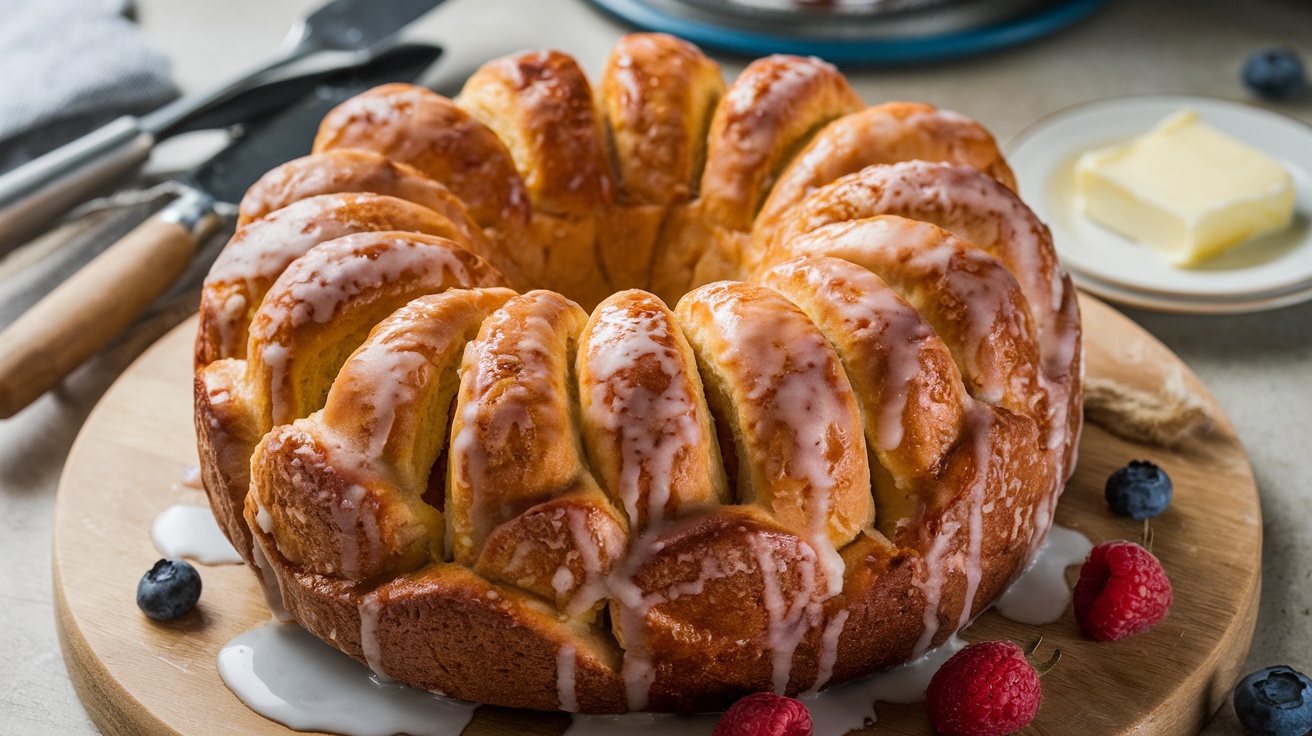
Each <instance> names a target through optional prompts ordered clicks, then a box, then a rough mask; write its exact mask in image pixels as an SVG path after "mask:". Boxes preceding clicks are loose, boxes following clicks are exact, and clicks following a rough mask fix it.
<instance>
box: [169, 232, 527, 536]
mask: <svg viewBox="0 0 1312 736" xmlns="http://www.w3.org/2000/svg"><path fill="white" fill-rule="evenodd" d="M504 284H505V281H504V279H503V278H502V277H501V275H500V274H498V273H497V272H496V271H495V270H493V269H492V268H491V266H489V265H488V264H487V263H486V262H485V261H483V260H482V259H481V258H479V257H478V256H477V255H474V254H473V253H471V252H469V251H467V250H465V249H463V248H461V247H460V246H459V245H457V244H455V243H453V242H451V241H449V240H443V239H441V238H435V237H431V236H427V235H419V234H416V233H398V232H382V233H357V234H354V235H348V236H346V237H344V238H338V239H336V240H331V241H328V242H327V243H323V244H321V245H318V246H315V247H314V248H311V249H310V251H309V252H307V253H306V255H305V256H303V257H301V258H299V259H297V260H296V261H295V263H293V264H292V266H291V267H290V268H288V269H287V270H286V271H284V272H283V274H282V275H281V276H280V277H279V278H278V280H277V281H275V282H274V285H273V287H272V288H271V289H270V290H269V293H268V294H267V295H266V297H265V299H264V301H263V302H262V303H261V305H260V308H259V310H258V311H257V312H256V314H255V318H254V320H253V321H252V322H251V326H250V337H249V341H248V344H247V349H246V355H247V356H249V357H248V358H247V359H241V358H225V359H222V360H218V361H215V362H213V363H210V364H209V365H207V366H205V367H203V368H201V369H200V370H199V372H198V373H197V376H196V386H195V390H196V432H197V440H198V444H199V446H200V447H201V448H202V450H201V452H202V454H203V456H204V461H203V463H202V468H201V476H202V480H203V482H204V485H205V490H206V493H207V494H208V495H209V497H210V504H211V505H212V506H214V507H215V508H221V509H224V511H225V513H233V514H235V516H233V517H228V520H225V522H224V523H222V524H221V526H222V527H223V528H224V530H225V531H226V532H227V533H228V534H229V535H230V537H229V539H230V541H231V542H232V543H233V546H235V547H236V548H237V550H238V551H240V552H242V553H243V554H244V555H246V559H247V561H248V562H250V561H251V560H252V558H251V557H250V555H251V553H252V548H251V541H250V533H249V530H248V529H247V528H246V526H245V524H244V523H241V522H240V519H241V518H242V515H243V510H244V506H245V498H246V493H247V490H248V488H249V486H250V457H251V454H252V453H253V452H254V450H255V446H256V444H257V443H258V442H259V441H260V439H261V438H262V437H263V436H264V435H265V434H267V433H268V432H269V431H270V430H271V429H273V427H274V426H277V425H280V424H286V423H289V422H292V421H294V420H296V419H299V418H301V417H304V416H308V415H309V414H311V413H312V412H315V411H317V410H318V409H319V408H321V407H322V406H323V401H324V399H325V398H326V397H327V394H328V390H329V388H330V387H331V385H332V382H333V379H334V378H335V377H336V375H337V373H338V371H339V370H340V368H341V366H342V364H343V363H345V362H346V359H347V357H348V356H350V354H351V353H352V352H353V351H354V350H355V348H356V347H357V346H358V345H360V343H362V342H363V341H364V339H365V337H367V336H368V334H369V331H370V330H371V329H372V328H373V327H374V325H376V324H377V323H378V322H380V321H381V320H382V319H383V318H384V317H386V316H387V315H388V314H390V313H391V312H392V311H394V310H395V309H396V308H398V307H400V306H401V305H403V304H405V303H406V302H407V301H409V300H411V299H413V298H415V297H418V296H422V295H424V294H431V293H435V292H440V291H444V290H446V289H448V288H469V287H479V286H503V285H504ZM234 520H235V521H234Z"/></svg>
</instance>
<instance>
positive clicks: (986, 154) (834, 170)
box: [755, 102, 1016, 230]
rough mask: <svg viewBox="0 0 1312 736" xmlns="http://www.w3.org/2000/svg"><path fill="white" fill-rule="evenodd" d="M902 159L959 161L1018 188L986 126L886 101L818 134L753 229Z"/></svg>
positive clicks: (783, 175)
mask: <svg viewBox="0 0 1312 736" xmlns="http://www.w3.org/2000/svg"><path fill="white" fill-rule="evenodd" d="M900 161H944V162H950V163H955V164H960V165H963V166H968V167H970V168H971V170H972V171H979V172H982V173H984V174H985V175H987V176H989V177H992V178H993V179H995V180H997V181H998V182H1000V183H1002V185H1003V186H1005V187H1007V188H1008V189H1011V190H1013V191H1014V190H1015V189H1016V178H1015V176H1014V175H1013V174H1012V173H1011V168H1010V167H1009V166H1007V162H1006V160H1005V159H1004V158H1003V157H1002V151H1000V150H998V144H997V142H996V141H995V140H994V139H993V134H992V133H990V132H989V131H988V129H986V128H985V127H984V126H982V125H980V124H979V123H977V122H975V121H974V120H971V119H970V118H967V117H965V116H963V115H958V114H957V113H954V112H951V111H949V110H941V109H939V108H936V107H933V106H932V105H925V104H921V103H917V102H885V103H884V104H882V105H873V106H871V107H867V108H866V109H864V110H859V111H857V112H854V113H852V114H850V115H844V116H843V117H841V118H839V119H837V120H835V121H833V122H832V123H830V124H829V125H826V126H825V127H824V129H823V130H821V131H820V132H819V133H817V134H816V135H815V137H814V138H812V139H811V141H810V142H809V143H808V144H807V145H806V147H805V148H804V149H802V151H801V152H800V153H798V154H797V157H796V158H794V159H793V160H792V162H791V163H790V164H789V165H788V168H786V169H785V170H784V171H783V173H781V174H780V176H779V181H778V182H776V183H775V185H774V188H773V189H772V190H771V191H770V197H769V199H767V200H766V202H765V204H764V205H763V206H762V207H761V213H760V216H759V217H757V219H756V222H755V229H757V230H770V229H773V228H775V227H777V226H778V224H779V220H780V218H781V217H785V216H786V213H787V211H788V210H789V209H791V208H792V207H793V206H794V205H796V204H797V203H798V202H801V201H802V200H803V199H805V198H806V197H807V196H808V195H810V194H811V193H812V192H814V191H815V190H817V189H820V188H821V187H824V186H826V185H828V184H830V183H832V182H834V181H836V180H838V179H839V178H841V177H844V176H846V175H848V174H853V173H856V172H858V171H861V170H862V169H865V168H867V167H870V166H876V165H881V164H895V163H898V162H900ZM871 214H875V213H871ZM890 214H897V213H890Z"/></svg>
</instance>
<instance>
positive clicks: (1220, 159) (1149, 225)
mask: <svg viewBox="0 0 1312 736" xmlns="http://www.w3.org/2000/svg"><path fill="white" fill-rule="evenodd" d="M1075 171H1076V185H1077V186H1076V188H1077V192H1078V194H1077V196H1078V199H1079V206H1080V209H1081V210H1082V211H1083V212H1084V214H1085V215H1086V216H1088V217H1089V218H1091V219H1092V220H1094V221H1095V222H1098V223H1100V224H1102V225H1105V226H1107V227H1109V228H1111V229H1113V230H1115V231H1117V232H1120V233H1123V234H1125V235H1127V236H1129V237H1131V238H1134V239H1135V240H1138V241H1141V242H1144V243H1147V244H1148V245H1151V246H1154V247H1156V248H1159V249H1161V250H1162V251H1164V252H1165V254H1166V256H1167V258H1168V259H1169V260H1170V261H1171V263H1173V264H1175V265H1179V266H1188V265H1193V264H1195V263H1198V262H1199V261H1201V260H1204V259H1206V258H1210V257H1212V256H1215V255H1218V254H1220V253H1222V252H1224V251H1225V250H1227V249H1229V248H1231V247H1233V246H1235V245H1238V244H1239V243H1241V242H1243V241H1245V240H1247V239H1249V238H1251V237H1253V236H1255V235H1260V234H1262V233H1267V232H1271V231H1273V230H1278V229H1280V228H1283V227H1285V226H1286V225H1288V224H1289V221H1290V219H1291V218H1292V217H1293V214H1294V182H1293V179H1292V178H1291V177H1290V176H1289V172H1287V171H1285V170H1284V168H1282V167H1281V166H1280V164H1278V163H1276V162H1275V161H1273V160H1272V159H1270V158H1269V157H1267V156H1266V155H1265V154H1263V153H1262V152H1260V151H1258V150H1256V149H1254V148H1252V147H1250V146H1248V145H1245V144H1243V143H1240V142H1239V141H1237V140H1234V139H1233V138H1230V137H1229V136H1227V135H1225V134H1223V133H1221V132H1220V131H1217V130H1216V129H1215V128H1212V127H1210V126H1208V125H1207V124H1205V123H1203V122H1202V121H1201V120H1199V119H1198V113H1196V112H1194V111H1193V110H1181V111H1179V112H1177V113H1175V114H1173V115H1171V116H1170V117H1168V118H1166V119H1165V120H1163V121H1162V122H1160V123H1158V124H1157V127H1155V128H1153V129H1152V130H1151V131H1149V132H1148V133H1146V134H1144V135H1143V136H1142V137H1140V138H1136V139H1134V140H1132V141H1130V142H1128V143H1124V144H1121V145H1116V146H1111V147H1110V148H1103V149H1099V150H1096V151H1089V152H1088V153H1085V154H1084V155H1083V156H1081V157H1080V160H1079V163H1077V164H1076V167H1075Z"/></svg>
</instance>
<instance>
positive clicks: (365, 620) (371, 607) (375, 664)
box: [360, 590, 392, 681]
mask: <svg viewBox="0 0 1312 736" xmlns="http://www.w3.org/2000/svg"><path fill="white" fill-rule="evenodd" d="M382 612H383V603H382V599H381V598H380V597H379V595H378V591H377V590H372V591H369V593H367V594H366V595H364V596H363V597H362V598H361V599H360V650H361V651H362V652H363V653H364V661H365V664H367V665H368V666H369V669H370V670H372V671H373V673H374V674H375V675H377V676H378V677H381V678H383V679H385V680H389V681H390V680H391V679H392V678H390V677H388V676H387V673H386V672H384V671H383V649H382V644H381V642H379V640H378V620H379V618H380V617H381V616H382Z"/></svg>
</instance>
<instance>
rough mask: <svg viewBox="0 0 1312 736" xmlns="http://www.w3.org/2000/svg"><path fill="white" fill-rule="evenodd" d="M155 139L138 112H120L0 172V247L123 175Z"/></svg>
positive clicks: (24, 237)
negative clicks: (65, 142) (69, 140)
mask: <svg viewBox="0 0 1312 736" xmlns="http://www.w3.org/2000/svg"><path fill="white" fill-rule="evenodd" d="M154 144H155V137H154V136H153V135H151V134H150V133H148V132H146V131H145V130H143V129H142V128H141V125H140V121H138V120H137V118H134V117H131V116H124V117H121V118H118V119H117V120H115V121H113V122H112V123H110V124H109V125H106V126H105V127H103V128H100V129H99V130H96V131H95V132H93V133H91V134H90V135H88V136H86V137H84V138H79V139H78V140H76V141H74V142H72V143H70V144H68V145H66V146H63V147H61V148H57V149H55V150H54V151H51V152H50V153H48V154H46V155H44V156H42V157H40V158H37V159H34V160H32V161H29V162H27V163H26V164H23V165H22V166H19V167H18V168H16V169H14V170H13V171H10V172H8V173H6V174H4V175H0V253H3V252H4V251H7V250H9V249H10V248H13V247H14V246H16V245H19V244H21V243H23V242H24V241H25V240H27V239H28V238H30V237H32V236H33V235H36V234H37V233H38V232H40V231H41V229H42V228H43V227H44V226H46V225H48V224H49V223H50V222H52V221H54V220H55V219H57V218H59V217H60V216H61V215H63V214H64V213H65V212H67V211H68V210H70V209H72V208H73V207H76V206H77V205H79V204H81V203H83V202H85V201H86V200H88V199H91V198H92V197H94V196H96V195H97V194H100V193H102V192H104V191H106V190H108V189H109V188H111V187H112V186H113V185H114V184H116V183H118V182H119V181H121V180H123V179H125V178H127V177H128V176H129V175H130V174H132V173H133V172H134V171H136V169H137V167H139V166H140V165H141V164H142V163H144V162H145V161H146V159H147V158H149V157H150V149H151V147H152V146H154Z"/></svg>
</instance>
